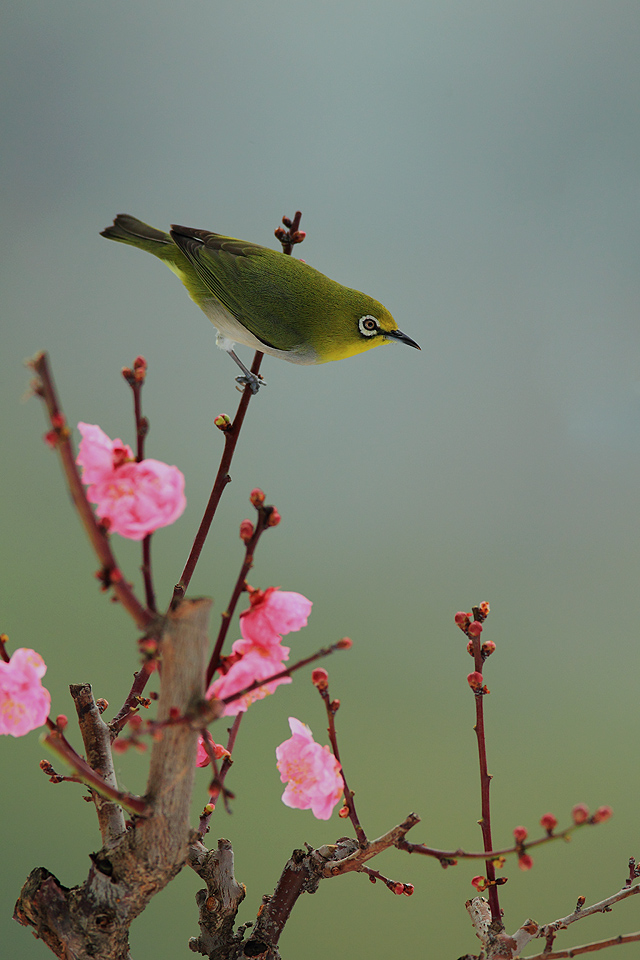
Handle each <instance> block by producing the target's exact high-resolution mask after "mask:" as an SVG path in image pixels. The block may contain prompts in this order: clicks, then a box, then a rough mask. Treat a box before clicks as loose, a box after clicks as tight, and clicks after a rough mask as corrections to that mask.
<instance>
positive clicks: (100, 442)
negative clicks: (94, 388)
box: [76, 423, 135, 484]
mask: <svg viewBox="0 0 640 960" xmlns="http://www.w3.org/2000/svg"><path fill="white" fill-rule="evenodd" d="M78 430H79V431H80V433H81V434H82V440H81V441H80V448H79V452H78V457H77V459H76V463H77V464H78V466H80V467H82V482H83V483H87V484H89V483H98V482H99V481H101V480H105V479H106V478H107V477H109V476H110V475H111V474H112V472H113V470H114V469H115V467H117V466H120V465H121V464H123V463H125V462H126V461H127V460H134V459H135V458H134V456H133V450H132V449H131V447H130V446H128V444H126V443H123V442H122V440H111V439H110V438H109V437H108V436H107V435H106V433H105V432H104V430H101V429H100V427H99V426H98V425H97V424H93V423H79V424H78Z"/></svg>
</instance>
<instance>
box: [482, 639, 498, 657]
mask: <svg viewBox="0 0 640 960" xmlns="http://www.w3.org/2000/svg"><path fill="white" fill-rule="evenodd" d="M495 649H496V645H495V643H494V642H493V640H485V641H484V643H483V644H482V647H481V650H482V656H483V657H490V656H491V654H492V653H495Z"/></svg>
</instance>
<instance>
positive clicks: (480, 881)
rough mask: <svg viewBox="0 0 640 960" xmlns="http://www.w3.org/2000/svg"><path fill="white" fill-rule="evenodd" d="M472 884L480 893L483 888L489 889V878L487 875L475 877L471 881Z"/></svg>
mask: <svg viewBox="0 0 640 960" xmlns="http://www.w3.org/2000/svg"><path fill="white" fill-rule="evenodd" d="M471 886H472V887H475V888H476V890H477V891H478V893H482V891H483V890H486V889H487V886H488V884H487V878H486V877H474V878H473V880H472V881H471Z"/></svg>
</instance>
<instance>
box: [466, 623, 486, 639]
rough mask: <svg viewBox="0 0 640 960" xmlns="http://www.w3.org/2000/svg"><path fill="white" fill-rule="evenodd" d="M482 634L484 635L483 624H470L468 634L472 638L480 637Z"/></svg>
mask: <svg viewBox="0 0 640 960" xmlns="http://www.w3.org/2000/svg"><path fill="white" fill-rule="evenodd" d="M481 633H482V624H481V623H480V621H479V620H474V621H473V622H472V623H470V624H469V628H468V630H467V634H468V635H469V636H470V637H471V638H473V637H479V636H480V634H481Z"/></svg>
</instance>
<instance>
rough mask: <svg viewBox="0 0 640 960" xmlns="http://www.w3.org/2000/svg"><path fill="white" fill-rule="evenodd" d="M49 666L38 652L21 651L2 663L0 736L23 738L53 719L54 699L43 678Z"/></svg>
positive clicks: (23, 649)
mask: <svg viewBox="0 0 640 960" xmlns="http://www.w3.org/2000/svg"><path fill="white" fill-rule="evenodd" d="M46 671H47V666H46V664H45V662H44V660H43V659H42V657H41V656H40V654H39V653H36V652H35V650H28V649H26V648H25V647H20V648H19V649H18V650H15V651H14V652H13V655H12V657H11V660H10V661H9V663H5V662H4V660H0V733H10V734H11V736H12V737H23V736H24V735H25V733H29V731H30V730H35V729H36V727H41V726H42V724H43V723H44V722H45V720H46V719H47V716H48V715H49V706H50V704H51V695H50V694H49V691H48V690H46V689H45V687H43V686H42V684H41V682H40V678H41V677H43V676H44V675H45V673H46Z"/></svg>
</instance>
